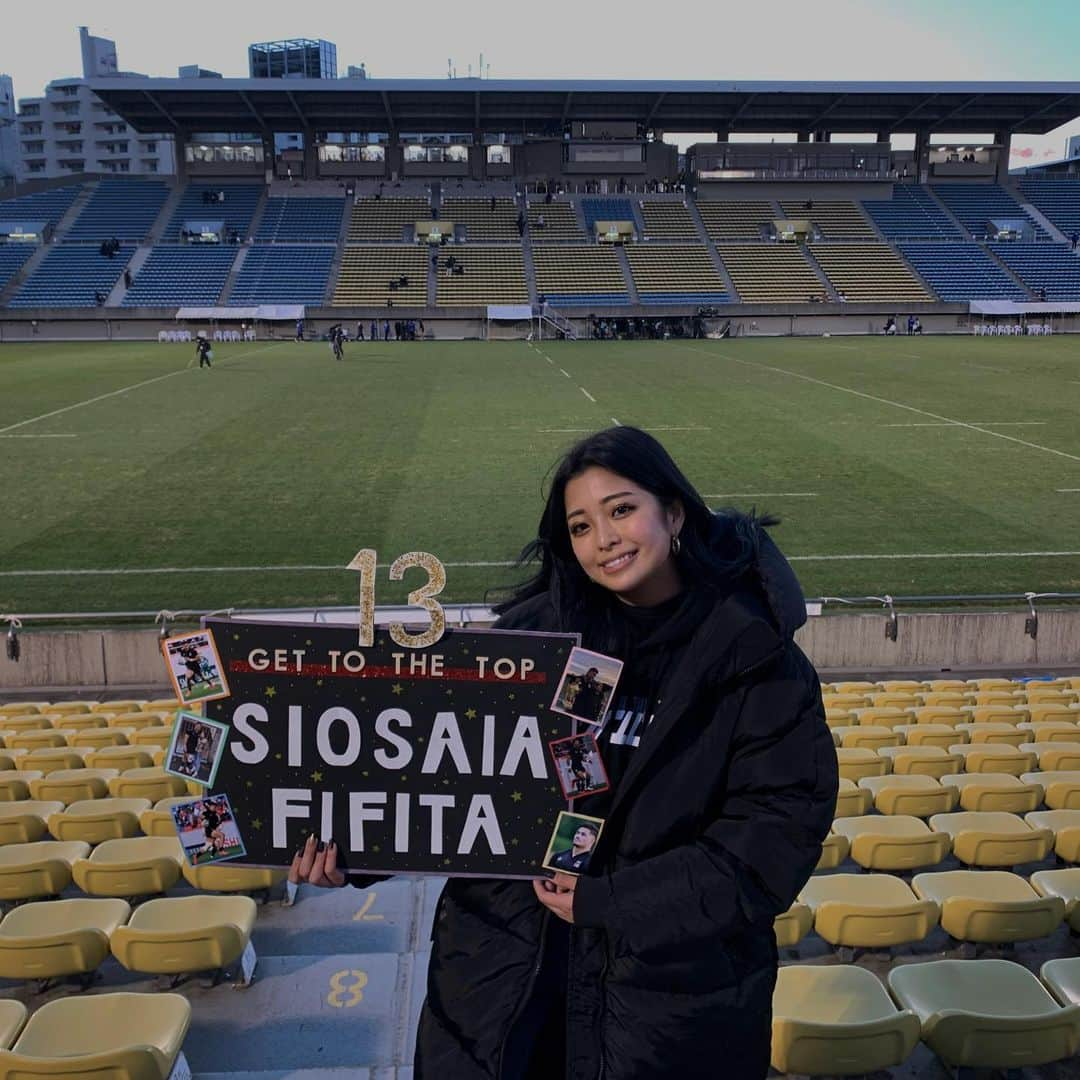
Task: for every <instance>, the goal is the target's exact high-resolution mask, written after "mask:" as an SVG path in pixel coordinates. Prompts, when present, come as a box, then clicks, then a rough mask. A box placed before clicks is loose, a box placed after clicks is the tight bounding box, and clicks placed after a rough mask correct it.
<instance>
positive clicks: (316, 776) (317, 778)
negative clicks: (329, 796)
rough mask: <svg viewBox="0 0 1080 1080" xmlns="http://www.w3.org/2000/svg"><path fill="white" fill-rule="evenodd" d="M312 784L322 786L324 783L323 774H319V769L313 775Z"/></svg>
mask: <svg viewBox="0 0 1080 1080" xmlns="http://www.w3.org/2000/svg"><path fill="white" fill-rule="evenodd" d="M311 782H312V783H313V784H321V783H322V773H321V772H319V770H318V769H316V770H315V771H314V772H313V773H312V774H311Z"/></svg>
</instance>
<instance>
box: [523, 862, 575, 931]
mask: <svg viewBox="0 0 1080 1080" xmlns="http://www.w3.org/2000/svg"><path fill="white" fill-rule="evenodd" d="M576 888H577V878H576V877H571V875H569V874H558V873H557V874H556V875H555V876H554V877H553V878H537V879H536V880H535V881H533V892H535V893H536V899H537V900H539V901H540V903H541V904H543V905H544V907H546V908H547V909H548V911H550V912H552V914H554V915H558V917H559V918H560V919H562V920H563V922H568V923H571V924H573V922H574V890H575V889H576Z"/></svg>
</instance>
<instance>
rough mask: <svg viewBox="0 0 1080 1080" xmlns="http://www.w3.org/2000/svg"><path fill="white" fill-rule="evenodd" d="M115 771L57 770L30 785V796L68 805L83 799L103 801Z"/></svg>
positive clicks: (115, 774) (116, 773) (115, 773)
mask: <svg viewBox="0 0 1080 1080" xmlns="http://www.w3.org/2000/svg"><path fill="white" fill-rule="evenodd" d="M119 775H120V774H119V773H118V772H117V771H116V769H57V770H56V771H55V772H51V773H49V774H48V775H47V776H42V777H40V778H39V779H37V780H33V781H31V783H30V794H31V796H33V798H35V799H43V800H45V801H46V802H62V803H64V804H65V805H70V804H71V803H74V802H81V801H82V800H84V799H103V798H105V796H106V795H108V793H109V781H110V780H111V779H112V778H113V777H114V776H119Z"/></svg>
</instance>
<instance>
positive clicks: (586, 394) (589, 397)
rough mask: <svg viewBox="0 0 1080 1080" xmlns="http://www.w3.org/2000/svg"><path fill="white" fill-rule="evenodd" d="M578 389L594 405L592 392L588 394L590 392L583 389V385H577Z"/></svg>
mask: <svg viewBox="0 0 1080 1080" xmlns="http://www.w3.org/2000/svg"><path fill="white" fill-rule="evenodd" d="M578 389H579V390H580V391H581V392H582V393H583V394H584V395H585V396H586V397H587V398H588V399H589V400H590V401H591V402H592V403H593V404H594V405H595V404H596V398H594V397H593V396H592V394H590V393H589V391H588V390H586V389H585V387H584V386H579V387H578Z"/></svg>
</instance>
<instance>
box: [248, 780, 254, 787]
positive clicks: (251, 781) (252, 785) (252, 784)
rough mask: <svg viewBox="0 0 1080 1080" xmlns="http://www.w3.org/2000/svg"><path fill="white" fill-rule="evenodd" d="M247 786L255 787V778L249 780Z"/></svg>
mask: <svg viewBox="0 0 1080 1080" xmlns="http://www.w3.org/2000/svg"><path fill="white" fill-rule="evenodd" d="M246 786H247V787H254V786H255V781H254V780H249V781H248V782H247V784H246Z"/></svg>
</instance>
